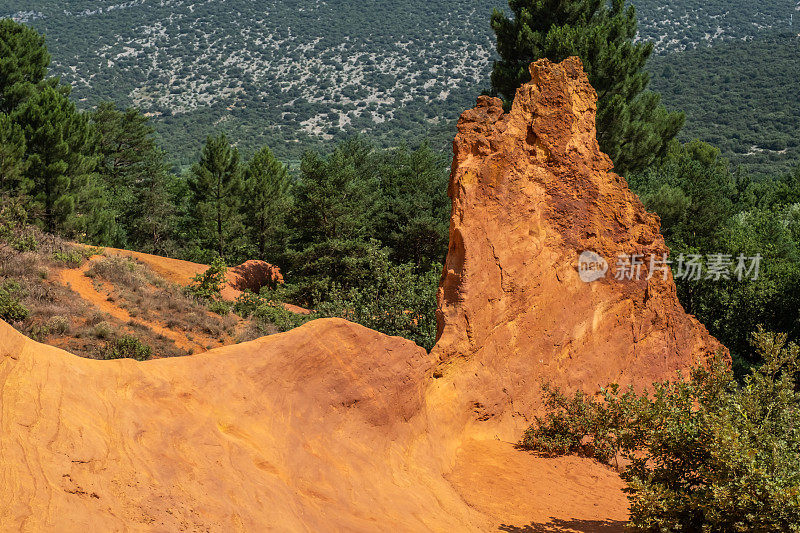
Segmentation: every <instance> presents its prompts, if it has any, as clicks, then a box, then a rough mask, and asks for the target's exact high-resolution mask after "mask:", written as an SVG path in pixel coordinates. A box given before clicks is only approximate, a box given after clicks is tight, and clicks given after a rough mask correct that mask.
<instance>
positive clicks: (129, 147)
mask: <svg viewBox="0 0 800 533" xmlns="http://www.w3.org/2000/svg"><path fill="white" fill-rule="evenodd" d="M91 117H92V122H93V124H94V126H95V128H96V129H97V132H98V143H97V148H98V152H99V156H100V164H99V165H98V173H99V175H100V178H101V179H102V181H103V183H104V185H105V187H106V189H107V190H108V192H109V198H110V208H111V209H112V210H113V211H114V212H115V215H116V220H117V234H116V235H115V236H114V240H115V243H116V246H121V247H126V246H133V247H135V248H137V249H147V250H148V251H156V250H163V249H164V247H165V246H167V243H166V240H167V238H168V234H169V233H170V232H171V226H172V225H173V223H174V219H173V216H172V215H173V213H174V206H173V205H172V203H171V199H170V194H169V191H168V182H169V181H170V177H169V176H168V172H167V169H166V165H165V163H164V153H163V152H162V151H161V150H159V149H158V147H157V145H156V142H155V130H154V129H153V127H152V126H151V125H150V124H149V122H148V118H147V117H146V116H144V115H143V114H142V113H141V112H140V111H139V110H137V109H133V108H129V109H126V110H124V111H122V110H119V109H117V108H116V106H115V105H114V104H113V103H111V102H103V103H101V104H99V105H98V106H97V108H96V109H95V111H94V112H93V113H92V115H91Z"/></svg>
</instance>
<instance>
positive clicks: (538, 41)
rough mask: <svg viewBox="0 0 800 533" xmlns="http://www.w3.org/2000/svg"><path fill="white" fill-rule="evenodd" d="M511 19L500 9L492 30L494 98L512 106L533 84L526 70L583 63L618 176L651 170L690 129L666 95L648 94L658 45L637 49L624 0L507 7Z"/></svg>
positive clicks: (543, 0)
mask: <svg viewBox="0 0 800 533" xmlns="http://www.w3.org/2000/svg"><path fill="white" fill-rule="evenodd" d="M508 5H509V7H510V8H511V12H512V14H513V18H508V17H506V16H505V14H503V13H501V12H500V11H497V10H495V11H494V12H493V13H492V18H491V25H492V29H493V30H494V32H495V35H496V36H497V51H498V53H499V55H500V60H499V61H496V62H495V63H494V67H493V69H492V88H493V91H495V92H496V93H498V94H499V95H500V96H502V97H503V98H504V99H505V100H506V102H507V103H508V104H510V102H511V101H512V100H513V98H514V94H515V92H516V90H517V88H518V87H520V86H521V85H522V84H524V83H527V82H528V81H530V73H529V71H528V66H529V65H530V63H531V62H532V61H535V60H537V59H540V58H548V59H550V60H551V61H555V62H560V61H562V60H564V59H566V58H567V57H570V56H578V57H580V59H581V61H583V65H584V68H585V70H586V73H587V75H588V76H589V81H590V82H591V84H592V86H593V87H594V88H595V90H596V91H597V95H598V109H597V140H598V142H599V143H600V148H601V149H602V150H603V151H604V152H605V153H606V154H608V155H609V156H610V157H611V159H612V160H613V161H614V166H615V169H616V171H617V172H619V173H621V174H628V173H630V172H635V171H638V170H641V169H643V168H646V167H647V166H649V165H650V164H651V163H652V162H653V161H654V160H655V159H656V158H657V157H659V156H660V155H662V154H663V153H664V152H665V150H666V148H667V144H668V143H669V141H670V140H671V139H673V138H674V137H675V135H677V133H678V131H680V129H681V127H682V126H683V122H684V118H685V117H684V115H683V113H670V112H668V111H667V110H666V109H665V108H664V106H663V105H661V103H660V96H659V95H658V94H656V93H653V92H650V91H646V90H645V89H646V88H647V84H648V82H649V76H648V73H647V72H646V71H645V70H644V66H645V63H646V62H647V59H648V57H650V54H651V53H652V51H653V45H652V43H636V44H634V42H633V39H634V38H635V37H636V13H635V10H634V8H633V6H626V5H625V1H624V0H613V1H612V2H611V3H610V5H609V4H608V3H607V2H606V0H509V2H508Z"/></svg>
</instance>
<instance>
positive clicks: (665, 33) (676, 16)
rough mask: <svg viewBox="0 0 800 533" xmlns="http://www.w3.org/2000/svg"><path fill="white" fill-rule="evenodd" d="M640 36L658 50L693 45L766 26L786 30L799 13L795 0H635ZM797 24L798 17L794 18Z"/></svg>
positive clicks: (752, 32)
mask: <svg viewBox="0 0 800 533" xmlns="http://www.w3.org/2000/svg"><path fill="white" fill-rule="evenodd" d="M633 3H634V4H635V5H636V7H637V13H638V19H639V32H640V34H641V36H642V38H643V39H646V40H648V41H653V42H654V43H655V45H656V51H657V52H666V51H676V50H687V49H692V48H695V47H697V46H700V45H704V44H712V43H715V42H718V41H725V40H733V39H739V40H742V39H750V38H752V37H754V36H756V35H758V34H760V33H762V32H763V31H765V30H777V31H786V30H789V29H790V28H791V27H792V22H793V20H792V19H793V18H794V19H797V18H798V17H800V1H798V0H759V1H757V2H752V1H745V0H678V1H675V2H664V1H663V0H634V2H633ZM794 22H795V25H796V26H797V25H800V20H797V21H794Z"/></svg>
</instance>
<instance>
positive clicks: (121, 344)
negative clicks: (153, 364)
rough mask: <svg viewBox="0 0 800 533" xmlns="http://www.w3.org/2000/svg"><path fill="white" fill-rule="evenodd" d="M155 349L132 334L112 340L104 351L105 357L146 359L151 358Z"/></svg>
mask: <svg viewBox="0 0 800 533" xmlns="http://www.w3.org/2000/svg"><path fill="white" fill-rule="evenodd" d="M152 353H153V349H152V348H151V347H150V346H147V345H146V344H144V343H143V342H142V341H140V340H139V339H137V338H136V337H133V336H131V335H123V336H122V337H120V338H118V339H116V340H114V341H113V342H110V343H109V344H108V345H106V348H105V350H104V351H103V359H135V360H136V361H145V360H147V359H150V356H151V355H152Z"/></svg>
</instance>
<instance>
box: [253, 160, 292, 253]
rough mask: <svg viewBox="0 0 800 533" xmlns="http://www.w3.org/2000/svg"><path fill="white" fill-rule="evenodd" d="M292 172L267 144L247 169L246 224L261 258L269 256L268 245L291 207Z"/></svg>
mask: <svg viewBox="0 0 800 533" xmlns="http://www.w3.org/2000/svg"><path fill="white" fill-rule="evenodd" d="M290 183H291V182H290V179H289V172H288V169H287V168H286V165H284V164H283V163H281V162H280V161H278V160H277V159H276V158H275V156H274V155H273V154H272V151H271V150H270V149H269V148H267V147H266V146H265V147H263V148H261V149H260V150H259V151H258V152H256V153H255V155H254V156H253V158H252V159H250V161H249V162H248V163H247V166H246V167H245V170H244V193H243V196H244V205H243V207H244V213H245V226H246V227H247V229H248V231H249V232H250V234H251V236H252V237H251V239H252V242H253V243H254V244H255V247H256V250H257V254H258V255H257V258H258V259H266V258H267V256H266V255H265V254H266V251H267V249H268V245H270V244H272V245H273V246H271V247H270V248H271V249H270V251H271V252H272V253H273V254H274V253H276V250H275V248H276V247H275V246H274V244H275V243H276V239H277V236H278V234H279V233H280V232H281V230H282V229H283V222H284V214H285V212H286V210H287V209H288V207H289V203H290V198H289V185H290Z"/></svg>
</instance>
